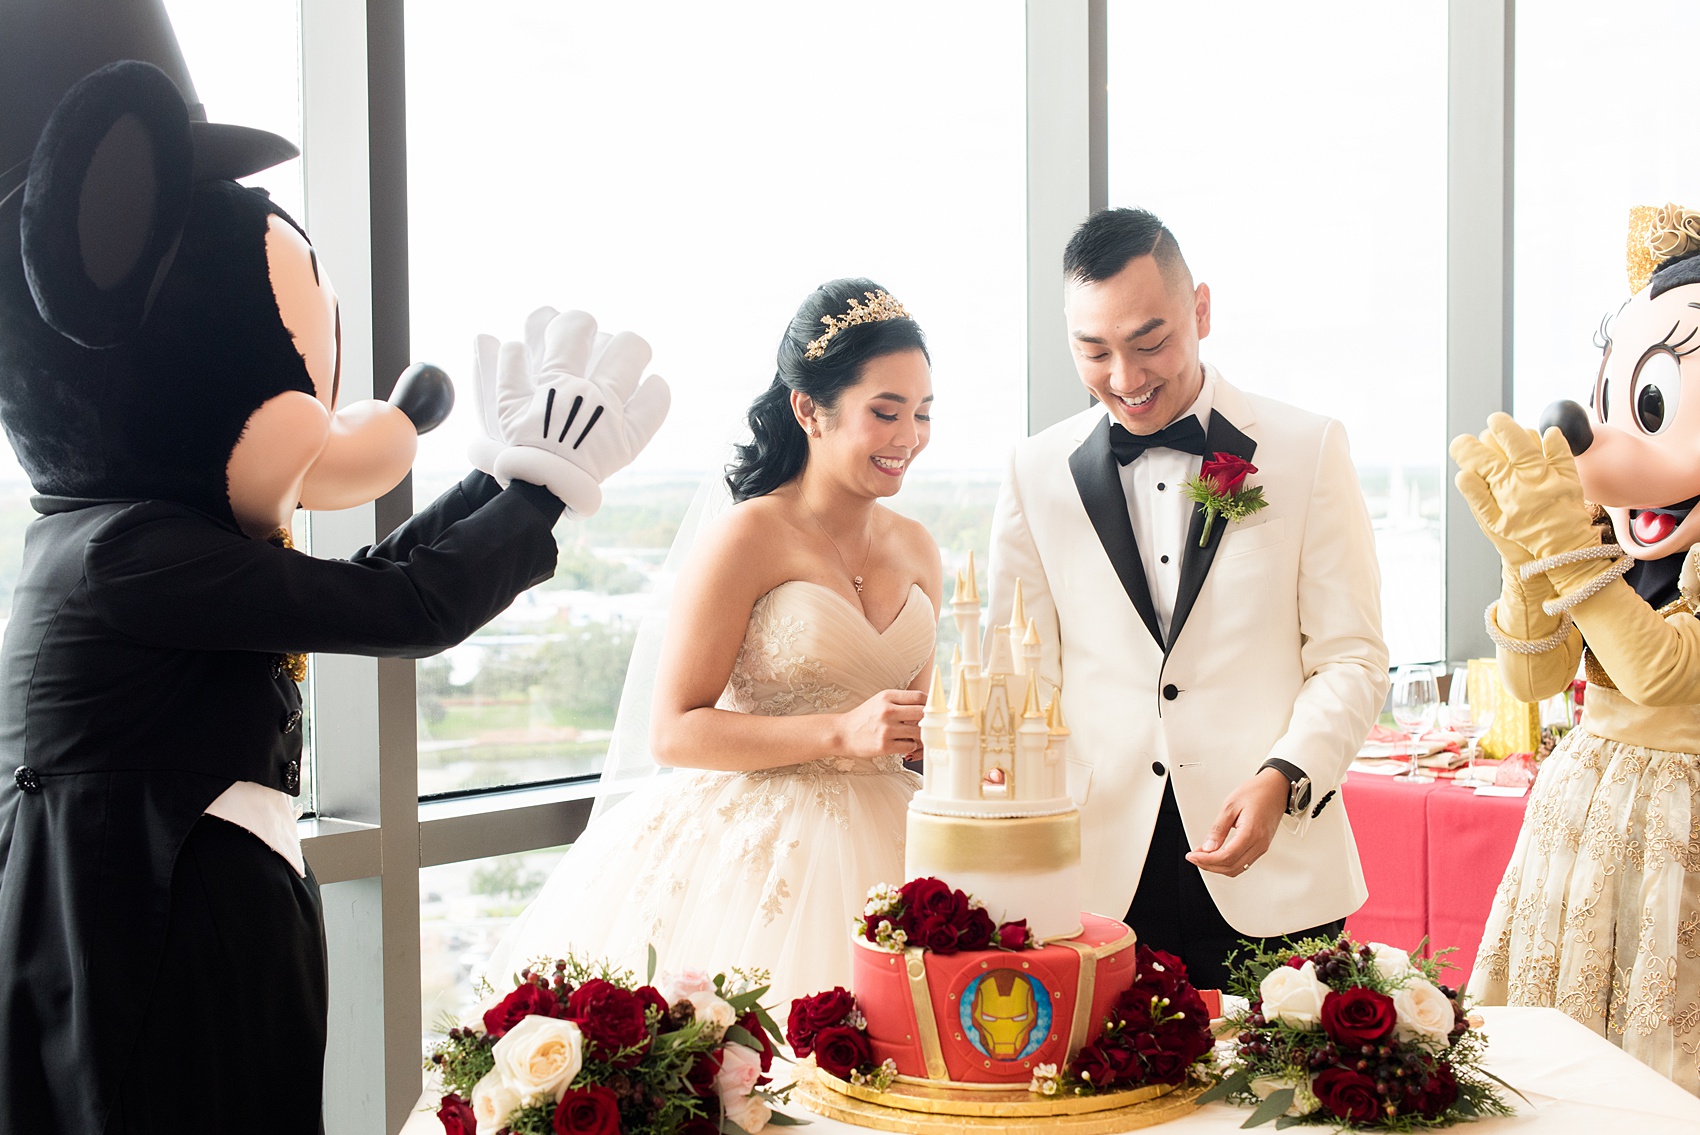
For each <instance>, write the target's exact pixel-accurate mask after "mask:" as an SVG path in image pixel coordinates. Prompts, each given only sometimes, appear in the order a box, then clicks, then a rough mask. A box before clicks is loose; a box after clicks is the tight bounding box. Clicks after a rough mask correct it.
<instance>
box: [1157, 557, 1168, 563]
mask: <svg viewBox="0 0 1700 1135" xmlns="http://www.w3.org/2000/svg"><path fill="white" fill-rule="evenodd" d="M1158 558H1159V559H1160V560H1162V561H1163V562H1164V563H1168V562H1169V557H1168V556H1159V557H1158Z"/></svg>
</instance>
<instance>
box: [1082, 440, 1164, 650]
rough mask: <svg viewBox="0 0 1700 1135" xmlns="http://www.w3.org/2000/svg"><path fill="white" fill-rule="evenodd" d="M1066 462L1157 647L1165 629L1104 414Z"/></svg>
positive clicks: (1125, 589)
mask: <svg viewBox="0 0 1700 1135" xmlns="http://www.w3.org/2000/svg"><path fill="white" fill-rule="evenodd" d="M1068 467H1069V471H1070V472H1072V473H1073V474H1074V484H1075V487H1076V488H1077V489H1079V490H1080V503H1081V504H1083V505H1085V506H1086V516H1087V518H1088V519H1090V520H1091V521H1092V527H1093V529H1094V530H1095V531H1096V532H1097V533H1098V541H1099V542H1100V543H1101V544H1103V545H1104V552H1105V554H1106V555H1108V556H1109V557H1110V564H1111V566H1112V567H1114V568H1115V569H1116V575H1117V577H1118V578H1120V579H1121V581H1122V589H1123V590H1124V591H1126V592H1127V597H1128V598H1129V599H1131V600H1133V609H1134V610H1136V611H1138V612H1139V617H1140V618H1141V619H1143V620H1144V621H1145V627H1146V629H1147V630H1149V631H1150V632H1151V639H1152V641H1153V642H1155V643H1156V644H1157V646H1158V648H1159V649H1161V647H1162V645H1163V634H1162V632H1161V631H1160V630H1158V629H1157V608H1156V607H1155V606H1154V605H1152V602H1151V589H1150V588H1149V587H1148V586H1147V585H1146V582H1145V562H1144V561H1143V560H1141V559H1140V558H1139V544H1138V543H1137V542H1136V541H1135V540H1134V538H1133V521H1132V520H1131V519H1130V518H1129V517H1128V514H1127V494H1125V493H1124V492H1122V479H1121V476H1120V473H1119V468H1120V467H1119V466H1117V464H1116V459H1115V458H1114V457H1113V456H1111V454H1110V419H1109V417H1108V416H1106V417H1105V418H1104V419H1103V420H1102V421H1100V422H1099V423H1098V428H1097V429H1095V430H1093V431H1092V433H1091V435H1090V436H1088V437H1087V439H1086V440H1085V441H1084V442H1082V443H1081V445H1080V448H1079V449H1077V450H1075V451H1074V452H1073V453H1071V454H1070V455H1069V458H1068Z"/></svg>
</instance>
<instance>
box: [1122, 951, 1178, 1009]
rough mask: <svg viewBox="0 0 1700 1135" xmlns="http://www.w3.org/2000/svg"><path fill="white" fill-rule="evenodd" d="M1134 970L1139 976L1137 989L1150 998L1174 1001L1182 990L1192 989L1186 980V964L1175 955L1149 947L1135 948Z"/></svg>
mask: <svg viewBox="0 0 1700 1135" xmlns="http://www.w3.org/2000/svg"><path fill="white" fill-rule="evenodd" d="M1133 956H1134V963H1133V964H1134V970H1135V972H1136V973H1137V974H1138V975H1139V977H1138V981H1137V983H1136V985H1135V988H1139V989H1143V990H1145V991H1146V993H1147V994H1148V995H1149V996H1155V997H1167V998H1169V999H1170V1000H1174V998H1175V995H1176V994H1177V993H1179V992H1180V991H1181V990H1182V989H1191V988H1192V986H1191V985H1190V984H1189V983H1188V982H1187V979H1186V963H1184V962H1182V961H1181V960H1180V959H1179V958H1177V957H1175V956H1174V955H1173V954H1166V953H1164V952H1163V951H1162V950H1153V949H1151V948H1149V947H1147V946H1143V945H1140V946H1136V947H1134V955H1133Z"/></svg>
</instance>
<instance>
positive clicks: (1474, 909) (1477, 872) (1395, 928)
mask: <svg viewBox="0 0 1700 1135" xmlns="http://www.w3.org/2000/svg"><path fill="white" fill-rule="evenodd" d="M1342 798H1343V799H1344V800H1345V802H1346V811H1347V813H1348V814H1349V815H1350V816H1351V819H1352V832H1353V833H1354V834H1355V835H1356V837H1357V843H1358V858H1359V859H1360V860H1361V861H1362V863H1363V869H1364V882H1365V883H1366V884H1367V885H1368V887H1369V899H1368V901H1366V902H1365V903H1364V905H1363V908H1362V909H1360V910H1359V911H1358V912H1357V913H1356V914H1354V915H1352V917H1350V918H1348V919H1347V920H1346V929H1347V930H1348V931H1350V932H1351V934H1352V936H1353V937H1355V938H1358V939H1360V940H1363V941H1375V942H1386V943H1388V944H1389V945H1393V946H1399V947H1401V948H1402V949H1407V950H1408V949H1412V948H1413V947H1415V946H1416V945H1417V943H1418V942H1420V941H1422V939H1423V938H1424V937H1425V936H1426V937H1427V938H1428V940H1429V946H1430V948H1431V949H1440V948H1443V947H1446V946H1456V947H1457V950H1456V951H1455V952H1454V953H1452V954H1450V955H1448V960H1449V961H1450V962H1451V963H1452V964H1453V965H1454V966H1457V967H1458V968H1457V969H1455V970H1450V971H1448V972H1447V973H1446V979H1447V983H1448V984H1453V985H1459V986H1462V985H1463V984H1464V983H1465V982H1466V981H1467V980H1468V978H1469V973H1470V966H1471V965H1472V964H1473V963H1474V962H1475V959H1476V950H1477V948H1478V947H1479V946H1480V944H1481V939H1482V927H1483V926H1484V925H1486V923H1487V916H1488V912H1489V911H1490V910H1491V909H1492V908H1493V895H1494V891H1495V890H1496V889H1498V887H1499V880H1500V876H1502V875H1503V874H1504V873H1505V865H1506V864H1507V863H1508V862H1510V860H1511V852H1512V850H1513V849H1514V848H1515V847H1516V845H1517V832H1518V830H1519V829H1520V828H1521V827H1522V826H1523V810H1524V808H1525V807H1526V806H1527V804H1528V797H1526V796H1522V797H1506V796H1477V795H1475V793H1473V792H1471V791H1470V790H1469V789H1465V788H1459V787H1457V786H1456V785H1454V784H1453V783H1452V782H1451V781H1450V780H1434V781H1427V782H1417V783H1411V782H1408V781H1405V780H1403V779H1397V778H1395V777H1391V776H1376V775H1373V774H1369V773H1348V774H1347V775H1346V783H1345V785H1344V787H1343V789H1342Z"/></svg>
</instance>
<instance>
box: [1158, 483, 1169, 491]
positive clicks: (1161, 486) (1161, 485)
mask: <svg viewBox="0 0 1700 1135" xmlns="http://www.w3.org/2000/svg"><path fill="white" fill-rule="evenodd" d="M1168 487H1169V486H1167V485H1165V484H1164V483H1163V482H1161V481H1158V482H1157V491H1158V492H1162V491H1163V490H1164V489H1166V488H1168Z"/></svg>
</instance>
